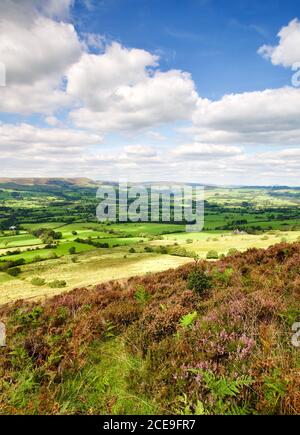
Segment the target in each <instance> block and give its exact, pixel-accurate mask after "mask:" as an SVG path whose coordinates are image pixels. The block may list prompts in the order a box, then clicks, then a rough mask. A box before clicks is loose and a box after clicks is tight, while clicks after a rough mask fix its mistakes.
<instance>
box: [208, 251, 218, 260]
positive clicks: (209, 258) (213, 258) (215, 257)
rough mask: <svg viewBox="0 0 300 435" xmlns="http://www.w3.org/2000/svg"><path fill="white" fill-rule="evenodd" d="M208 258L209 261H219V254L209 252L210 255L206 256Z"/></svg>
mask: <svg viewBox="0 0 300 435" xmlns="http://www.w3.org/2000/svg"><path fill="white" fill-rule="evenodd" d="M206 258H207V260H218V258H219V254H218V253H217V251H213V250H212V251H208V253H207V254H206Z"/></svg>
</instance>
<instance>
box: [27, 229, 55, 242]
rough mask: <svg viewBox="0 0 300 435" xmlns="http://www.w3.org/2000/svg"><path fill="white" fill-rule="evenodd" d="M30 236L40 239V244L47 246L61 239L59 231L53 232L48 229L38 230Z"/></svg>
mask: <svg viewBox="0 0 300 435" xmlns="http://www.w3.org/2000/svg"><path fill="white" fill-rule="evenodd" d="M32 234H33V235H34V236H35V237H37V238H39V239H41V240H42V242H43V243H46V244H47V245H51V244H53V242H54V241H55V240H60V239H61V238H62V233H61V232H60V231H54V230H52V229H50V228H39V229H38V230H34V231H33V232H32Z"/></svg>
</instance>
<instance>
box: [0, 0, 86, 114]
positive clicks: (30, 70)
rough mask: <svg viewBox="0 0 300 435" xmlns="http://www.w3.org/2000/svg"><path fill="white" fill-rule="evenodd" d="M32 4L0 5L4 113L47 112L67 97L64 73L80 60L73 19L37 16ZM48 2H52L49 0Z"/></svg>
mask: <svg viewBox="0 0 300 435" xmlns="http://www.w3.org/2000/svg"><path fill="white" fill-rule="evenodd" d="M66 3H70V2H65V4H66ZM36 4H37V2H34V1H29V0H25V1H24V3H23V2H22V4H21V5H20V9H19V8H18V6H19V2H18V3H17V2H16V1H12V0H4V5H5V6H6V7H5V8H4V7H3V3H2V4H1V7H0V13H1V20H0V60H1V62H2V63H3V64H4V65H5V67H6V82H7V83H6V84H7V85H6V87H5V88H4V87H3V88H1V89H0V110H1V111H4V112H15V113H34V112H48V111H51V110H54V109H55V108H57V107H60V106H61V105H65V104H67V102H69V101H70V97H68V96H67V95H65V93H64V92H63V88H62V78H63V76H64V75H65V73H66V71H67V69H68V68H69V67H70V65H72V63H74V62H76V61H77V60H78V59H79V57H80V55H81V52H82V47H81V43H80V41H79V39H78V35H77V33H76V31H75V29H74V27H73V25H72V24H68V23H64V22H62V21H60V22H56V21H54V20H52V19H50V18H47V17H45V16H42V15H40V14H39V13H38V11H37V9H36V8H35V6H36ZM47 5H48V7H50V6H51V7H54V6H55V5H54V2H52V1H48V3H44V6H47ZM24 17H26V19H25V18H24Z"/></svg>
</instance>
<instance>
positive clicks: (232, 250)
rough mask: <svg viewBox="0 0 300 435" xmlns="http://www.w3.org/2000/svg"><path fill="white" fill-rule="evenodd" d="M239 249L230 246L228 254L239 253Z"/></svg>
mask: <svg viewBox="0 0 300 435" xmlns="http://www.w3.org/2000/svg"><path fill="white" fill-rule="evenodd" d="M238 252H239V251H238V250H237V249H236V248H230V249H229V250H228V252H227V255H235V254H237V253H238Z"/></svg>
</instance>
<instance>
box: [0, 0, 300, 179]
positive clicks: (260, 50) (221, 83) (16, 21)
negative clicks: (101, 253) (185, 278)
mask: <svg viewBox="0 0 300 435" xmlns="http://www.w3.org/2000/svg"><path fill="white" fill-rule="evenodd" d="M299 9H300V8H299V6H298V5H297V2H295V1H292V0H275V1H274V0H273V1H271V0H265V1H263V2H262V1H257V0H176V1H175V0H164V1H159V0H98V1H96V0H43V1H41V0H24V1H23V2H22V3H21V4H20V2H18V1H17V0H3V1H2V2H1V4H0V16H1V20H0V63H1V64H3V65H5V68H6V86H5V87H0V151H1V153H0V160H1V162H0V163H1V166H2V168H4V169H3V176H7V177H9V176H33V175H36V176H90V177H92V178H95V179H107V180H108V179H118V178H128V179H133V180H135V181H136V180H147V181H149V180H150V181H151V180H170V181H172V180H176V181H178V180H181V181H196V182H207V183H216V184H262V185H265V184H285V185H286V184H289V185H299V184H300V183H299V182H298V173H299V169H300V126H299V116H300V89H299V88H300V80H299V84H298V81H297V80H294V81H293V82H292V77H298V76H295V74H297V73H298V71H299V70H300V22H299V18H300V10H299ZM299 77H300V74H299Z"/></svg>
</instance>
